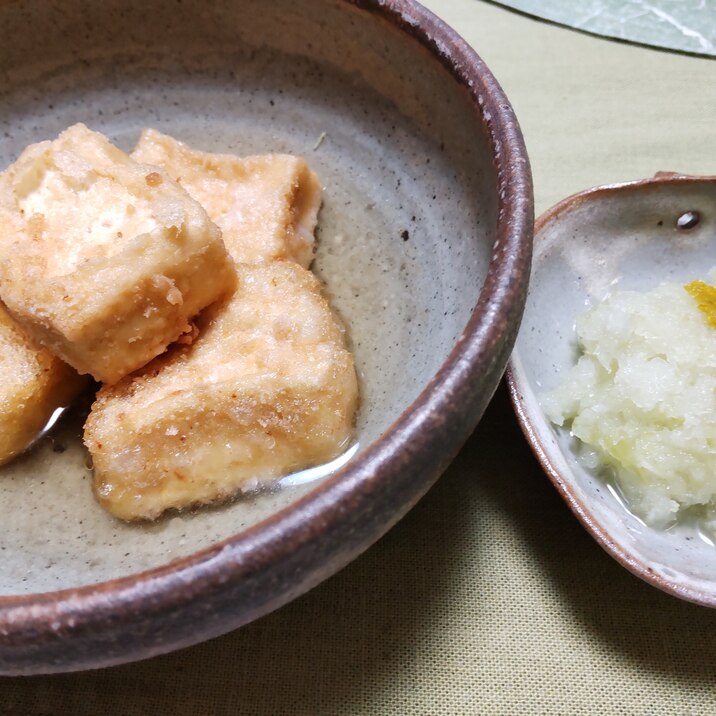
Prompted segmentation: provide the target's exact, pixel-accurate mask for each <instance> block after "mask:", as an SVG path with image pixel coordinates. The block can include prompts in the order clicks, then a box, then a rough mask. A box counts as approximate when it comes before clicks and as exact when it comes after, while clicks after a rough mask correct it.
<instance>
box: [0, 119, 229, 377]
mask: <svg viewBox="0 0 716 716" xmlns="http://www.w3.org/2000/svg"><path fill="white" fill-rule="evenodd" d="M0 226H1V227H2V229H1V230H0V297H1V298H2V300H3V301H4V303H5V304H6V306H7V308H8V310H9V311H10V313H11V314H12V315H13V317H14V318H15V319H16V320H17V321H18V322H19V323H20V324H21V325H22V326H23V328H24V329H25V330H26V331H27V333H28V334H29V335H30V336H31V337H32V338H33V339H35V340H36V341H38V342H39V343H41V344H42V345H44V346H46V347H47V348H49V349H50V351H52V352H53V353H54V354H55V355H57V356H59V357H61V358H62V359H63V360H65V361H66V362H67V363H69V364H70V365H72V366H73V367H74V368H76V369H77V370H78V371H79V372H80V373H90V374H92V375H93V376H94V377H95V378H96V379H97V380H101V381H104V382H107V383H113V382H115V381H117V380H119V379H120V378H122V377H123V376H125V375H126V374H128V373H130V372H131V371H133V370H136V369H137V368H140V367H141V366H143V365H145V364H146V363H148V362H149V361H150V360H151V359H152V358H154V357H155V356H157V355H158V354H160V353H162V352H163V351H164V350H165V349H166V347H167V346H168V345H169V344H170V343H172V342H173V341H175V340H176V339H177V338H179V337H180V336H181V335H182V334H183V333H185V332H186V331H188V330H189V328H190V321H191V319H192V318H193V317H194V316H195V315H196V314H197V313H198V312H199V311H200V310H202V309H203V308H205V307H206V306H208V305H209V304H211V303H213V302H214V301H216V300H217V299H219V298H221V297H223V296H225V295H228V294H230V293H231V291H232V290H233V289H234V287H235V282H236V277H235V270H234V267H233V262H232V260H231V258H230V257H229V255H228V253H227V251H226V248H225V246H224V244H223V242H222V240H221V232H220V230H219V228H218V227H217V226H216V225H215V224H214V223H213V222H212V221H211V220H210V219H209V217H208V216H207V214H206V212H205V211H204V209H203V208H202V207H201V206H200V205H199V204H198V203H197V202H196V201H195V200H194V199H192V198H191V197H190V196H189V194H188V193H187V192H186V191H185V190H184V189H182V188H181V186H179V185H178V184H177V183H176V182H174V181H173V180H172V179H171V178H170V177H169V176H168V175H167V174H166V173H165V172H164V171H163V170H161V169H160V168H157V167H151V166H145V165H141V164H139V163H137V162H135V161H134V160H132V159H131V158H130V157H129V156H128V155H126V154H125V153H124V152H122V151H120V150H119V149H117V148H116V147H115V146H113V145H112V144H111V143H110V142H109V141H108V140H107V139H106V138H105V137H104V136H103V135H101V134H99V133H97V132H93V131H90V130H89V129H88V128H87V127H85V126H84V125H82V124H77V125H74V126H73V127H70V128H69V129H67V130H66V131H64V132H63V133H62V134H61V135H60V136H59V137H58V138H57V139H56V140H54V141H51V142H50V141H46V142H40V143H39V144H34V145H31V146H30V147H28V148H27V149H26V150H25V151H24V152H23V153H22V155H21V156H20V158H19V159H18V160H17V161H16V162H15V163H14V164H13V165H12V166H11V167H10V168H9V169H7V170H6V171H5V172H4V173H3V174H1V175H0Z"/></svg>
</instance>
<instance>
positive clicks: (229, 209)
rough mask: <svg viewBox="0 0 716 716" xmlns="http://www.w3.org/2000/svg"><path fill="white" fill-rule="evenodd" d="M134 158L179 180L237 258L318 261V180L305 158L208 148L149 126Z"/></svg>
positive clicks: (303, 262)
mask: <svg viewBox="0 0 716 716" xmlns="http://www.w3.org/2000/svg"><path fill="white" fill-rule="evenodd" d="M132 158H133V159H135V161H138V162H140V163H143V164H153V165H156V166H159V167H162V169H164V171H166V172H167V174H169V176H171V177H172V178H173V179H174V180H175V181H177V182H179V181H181V186H182V187H184V189H186V190H187V192H189V194H190V195H191V196H192V197H193V198H194V199H196V200H197V201H198V202H199V203H200V204H201V205H202V206H203V207H204V208H205V209H206V212H207V214H208V215H209V218H210V219H211V220H212V221H213V222H215V223H216V224H217V225H218V226H219V228H220V229H221V231H222V234H223V237H224V242H225V243H226V247H227V249H228V250H229V253H230V254H231V255H232V256H233V258H234V260H235V261H236V262H237V263H257V262H262V261H271V260H275V259H288V260H291V261H296V262H297V263H299V264H301V266H304V267H305V268H308V266H309V265H310V263H311V261H312V260H313V249H314V238H313V231H314V229H315V226H316V218H317V215H318V210H319V208H320V205H321V185H320V183H319V181H318V178H317V177H316V175H315V174H314V173H313V172H312V171H311V170H310V168H309V167H308V164H307V163H306V161H305V160H304V159H302V158H301V157H295V156H291V155H287V154H266V155H258V156H251V157H236V156H233V155H230V154H210V153H208V152H200V151H196V150H194V149H191V148H190V147H188V146H187V145H186V144H183V143H182V142H179V141H177V140H176V139H173V138H172V137H169V136H167V135H165V134H161V133H160V132H157V131H156V130H154V129H145V130H144V131H143V132H142V135H141V137H140V139H139V142H138V143H137V146H136V148H135V150H134V152H133V153H132Z"/></svg>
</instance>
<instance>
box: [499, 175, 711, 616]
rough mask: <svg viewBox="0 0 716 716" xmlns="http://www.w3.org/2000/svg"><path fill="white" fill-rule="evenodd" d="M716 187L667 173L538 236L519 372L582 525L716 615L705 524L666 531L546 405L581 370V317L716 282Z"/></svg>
mask: <svg viewBox="0 0 716 716" xmlns="http://www.w3.org/2000/svg"><path fill="white" fill-rule="evenodd" d="M715 207H716V178H714V177H688V176H681V175H678V174H672V173H660V174H658V175H657V176H656V177H654V178H653V179H647V180H644V181H637V182H630V183H627V184H620V185H614V186H605V187H598V188H596V189H591V190H589V191H586V192H582V193H580V194H576V195H575V196H572V197H570V198H568V199H566V200H564V201H562V202H561V203H559V204H557V205H556V206H555V207H553V208H552V209H550V210H549V211H547V212H546V213H545V214H543V215H542V216H541V217H540V218H539V219H538V220H537V224H536V228H535V256H534V262H533V272H532V282H531V286H530V295H529V298H528V300H527V306H526V308H525V314H524V320H523V323H522V327H521V328H520V332H519V336H518V339H517V342H516V345H515V351H514V354H513V357H512V359H511V361H510V367H509V369H508V381H509V386H510V392H511V395H512V400H513V403H514V406H515V410H516V412H517V416H518V419H519V421H520V423H521V425H522V429H523V431H524V433H525V435H526V437H527V439H528V441H529V443H530V445H531V446H532V449H533V450H534V452H535V454H536V456H537V458H538V459H539V461H540V463H541V465H542V467H543V468H544V470H545V472H546V473H547V475H548V476H549V478H550V479H551V480H552V482H553V483H554V485H555V487H556V488H557V490H558V491H559V493H560V495H561V496H562V497H563V498H564V499H565V501H566V502H567V504H568V505H569V506H570V507H571V508H572V510H573V512H574V513H575V515H576V516H577V517H578V518H579V519H580V521H581V522H582V524H583V525H584V526H585V527H586V528H587V530H588V531H589V532H590V533H591V534H592V536H593V537H594V538H595V539H596V540H597V542H598V543H599V544H600V545H601V546H602V547H603V548H604V549H605V550H606V551H607V552H608V553H609V554H611V555H612V556H613V557H614V558H615V559H616V560H617V561H618V562H619V563H620V564H622V565H623V566H624V567H626V568H627V569H629V570H630V571H631V572H633V573H634V574H636V575H637V576H639V577H641V578H642V579H644V580H646V581H647V582H649V583H650V584H653V585H654V586H656V587H658V588H660V589H663V590H664V591H666V592H669V593H671V594H674V595H675V596H677V597H681V598H683V599H687V600H689V601H693V602H697V603H699V604H705V605H707V606H711V607H713V606H716V548H715V546H714V542H713V537H710V536H708V535H707V534H705V533H704V532H703V531H702V530H701V529H700V528H699V525H698V524H697V523H689V524H687V523H685V522H684V523H682V524H678V525H676V526H674V527H671V528H670V529H666V530H664V529H655V528H652V527H649V526H647V525H645V524H644V523H643V522H642V521H641V520H640V519H639V518H638V517H637V516H636V515H634V514H632V512H630V511H629V510H628V508H627V506H626V504H625V503H624V502H623V501H622V499H621V497H620V495H619V492H618V490H615V489H614V487H613V486H610V485H609V483H608V482H606V481H605V480H604V479H603V478H602V477H600V475H599V474H598V473H595V472H592V471H590V470H587V469H585V468H584V466H583V464H582V463H580V461H578V459H577V458H576V456H575V448H576V444H575V441H574V439H572V438H571V437H570V435H569V432H568V431H567V430H564V429H557V428H555V427H554V426H552V425H551V424H550V423H549V421H548V420H547V418H546V416H545V415H544V412H543V411H542V408H541V406H540V397H541V396H542V395H544V394H545V393H546V392H548V391H550V390H552V389H554V388H556V387H557V385H558V384H559V382H560V379H561V378H560V375H563V372H564V371H565V370H566V369H567V368H568V367H569V366H571V365H573V363H574V362H575V360H576V356H577V347H576V339H575V333H574V323H575V319H576V317H577V316H578V315H579V314H580V313H582V312H584V311H585V310H586V308H587V306H589V305H593V304H594V303H595V302H596V301H599V300H601V299H602V298H604V296H605V295H606V294H607V293H608V292H609V291H611V290H613V289H615V288H616V289H627V290H638V291H645V290H649V289H651V288H655V287H656V286H658V285H659V284H660V283H664V282H677V283H687V282H689V281H691V280H693V279H696V278H701V279H706V280H708V276H709V271H710V269H711V268H712V267H714V266H716V259H715V258H714V257H715V256H716V212H715V211H714V209H715Z"/></svg>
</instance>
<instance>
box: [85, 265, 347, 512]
mask: <svg viewBox="0 0 716 716" xmlns="http://www.w3.org/2000/svg"><path fill="white" fill-rule="evenodd" d="M238 270H239V288H238V290H237V292H236V294H235V295H234V296H233V297H232V298H230V299H229V300H228V302H227V303H224V304H216V305H215V306H212V307H211V308H209V309H208V310H207V311H205V312H204V313H203V314H202V315H201V316H200V318H199V323H200V326H199V327H200V332H199V337H198V338H197V340H196V341H195V342H194V343H193V344H192V345H190V346H184V347H174V348H172V349H171V350H170V351H169V352H167V353H166V354H165V355H163V356H160V357H159V358H157V359H156V360H155V361H154V362H152V363H151V364H149V365H148V366H146V367H145V368H144V369H143V370H142V371H141V372H140V373H138V374H135V375H133V376H128V377H127V378H126V379H124V380H123V381H121V382H120V383H118V384H117V385H115V386H111V387H105V388H103V389H102V390H101V391H100V392H99V394H98V398H97V400H96V402H95V404H94V405H93V407H92V411H91V413H90V416H89V418H88V420H87V424H86V426H85V436H84V440H85V444H86V446H87V448H88V449H89V451H90V453H91V455H92V459H93V462H94V470H95V473H94V489H95V494H96V496H97V499H98V500H99V502H100V504H101V505H102V506H103V507H105V508H106V509H107V510H109V511H110V512H111V513H112V514H114V515H115V516H116V517H119V518H121V519H123V520H139V519H154V518H156V517H158V516H159V515H161V514H162V513H163V512H164V511H165V510H168V509H170V508H185V507H189V506H191V505H199V504H205V503H211V502H216V501H221V500H226V499H227V498H230V497H232V496H234V495H236V494H237V493H239V492H241V491H242V490H246V489H251V488H253V487H255V486H257V485H259V484H262V483H266V482H271V481H274V480H275V479H276V478H278V477H280V476H283V475H286V474H288V473H291V472H294V471H296V470H300V469H302V468H306V467H310V466H314V465H318V464H323V463H325V462H327V461H329V460H331V459H333V458H335V457H336V456H337V455H339V454H340V453H341V452H342V451H343V450H345V449H346V447H347V446H348V444H349V443H350V441H351V439H352V434H353V416H354V412H355V410H356V405H357V399H358V387H357V380H356V373H355V369H354V365H353V358H352V356H351V354H350V352H349V351H348V350H347V349H346V346H345V338H344V332H343V329H342V327H341V326H340V324H339V322H338V321H337V319H336V317H335V316H334V314H333V312H332V311H331V308H330V306H329V305H328V303H327V302H326V300H325V298H324V297H323V296H322V294H321V286H320V283H319V281H318V280H317V279H316V278H315V276H313V274H312V273H310V272H309V271H307V270H305V269H303V268H301V267H300V266H298V265H297V264H295V263H292V262H287V261H277V262H271V263H268V264H263V265H253V266H251V265H239V267H238Z"/></svg>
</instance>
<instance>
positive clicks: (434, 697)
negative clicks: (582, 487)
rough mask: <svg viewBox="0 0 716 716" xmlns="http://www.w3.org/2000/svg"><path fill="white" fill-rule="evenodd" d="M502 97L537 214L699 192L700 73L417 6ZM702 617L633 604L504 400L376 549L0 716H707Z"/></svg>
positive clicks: (683, 606)
mask: <svg viewBox="0 0 716 716" xmlns="http://www.w3.org/2000/svg"><path fill="white" fill-rule="evenodd" d="M427 4H428V6H429V7H430V8H431V9H432V10H433V11H435V12H436V13H437V14H438V15H440V16H441V17H442V18H444V19H445V20H446V21H447V22H448V23H449V24H451V25H452V26H453V27H455V28H456V29H457V30H458V31H459V32H460V33H461V34H462V35H463V36H464V37H465V38H466V39H467V40H468V41H469V42H470V43H471V44H472V45H473V46H474V47H475V48H476V50H477V51H478V53H479V54H480V55H481V56H482V57H483V59H485V60H486V62H487V63H488V65H489V66H490V68H491V69H492V70H493V72H494V73H495V75H496V76H497V77H498V79H499V81H500V82H501V83H502V85H503V87H504V89H505V90H506V92H507V94H508V96H509V97H510V99H511V101H512V102H513V105H514V107H515V111H516V113H517V116H518V117H519V119H520V121H521V124H522V128H523V131H524V134H525V139H526V142H527V146H528V149H529V153H530V157H531V160H532V164H533V170H534V180H535V191H536V208H537V211H538V212H541V211H543V210H544V209H546V208H547V207H549V206H550V205H551V204H553V203H555V202H556V201H558V200H559V199H561V198H563V197H565V196H567V195H569V194H571V193H573V192H575V191H578V190H581V189H584V188H587V187H589V186H593V185H596V184H602V183H605V182H613V181H621V180H628V179H636V178H641V177H646V176H650V175H652V174H654V173H655V172H656V171H658V170H679V171H682V172H687V173H694V174H699V173H700V174H708V173H711V174H716V132H715V131H714V118H715V117H716V63H714V61H713V60H708V59H703V58H696V57H689V56H684V55H678V54H672V53H668V52H664V51H659V50H652V49H647V48H645V47H637V46H631V45H627V44H623V43H618V42H613V41H609V40H605V39H600V38H596V37H591V36H588V35H584V34H580V33H576V32H574V31H571V30H568V29H565V28H560V27H556V26H553V25H550V24H547V23H542V22H539V21H536V20H534V19H531V18H528V17H525V16H522V15H519V14H516V13H512V12H509V11H507V10H505V9H502V8H499V7H496V6H493V5H489V4H485V3H483V2H480V1H479V0H429V2H428V3H427ZM715 654H716V612H713V611H711V610H708V609H705V608H702V607H697V606H694V605H692V604H687V603H683V602H680V601H678V600H677V599H675V598H673V597H670V596H667V595H666V594H662V593H661V592H659V591H657V590H656V589H654V588H653V587H650V586H648V585H646V584H644V583H642V582H641V581H640V580H638V579H637V578H635V577H633V576H632V575H631V574H629V573H627V572H626V571H625V570H624V569H622V568H621V567H620V566H619V565H618V564H617V563H616V562H614V561H613V560H612V559H611V558H610V557H608V556H607V555H606V554H605V553H604V552H602V550H601V549H600V548H599V547H598V546H597V544H596V543H595V542H594V541H593V540H592V539H591V538H590V537H589V536H588V535H587V534H586V532H585V531H584V530H583V529H582V528H581V527H580V526H579V524H578V523H577V521H576V519H575V518H574V517H573V516H572V514H571V513H570V512H569V510H568V509H567V507H566V506H565V505H564V504H563V502H562V501H561V500H560V498H559V497H558V496H557V494H556V492H555V491H554V489H553V488H552V487H551V485H550V483H549V482H548V480H547V478H546V477H545V476H544V475H543V473H542V472H541V470H540V468H539V467H538V465H537V463H536V461H535V460H534V458H533V457H532V454H531V452H530V450H529V448H528V447H527V445H526V443H525V442H524V440H523V438H522V435H521V433H520V430H519V428H518V426H517V423H516V421H515V418H514V416H513V414H512V411H511V408H510V405H509V401H508V399H507V394H506V391H505V389H504V387H502V388H501V389H500V390H499V392H498V394H497V395H496V397H495V399H494V401H493V402H492V404H491V406H490V407H489V409H488V411H487V413H486V415H485V417H484V419H483V420H482V422H481V424H480V426H479V427H478V429H477V430H476V432H475V433H474V435H473V436H472V438H471V439H470V440H469V442H468V444H467V445H466V446H465V448H464V449H463V450H462V452H461V453H460V455H459V457H458V458H457V460H456V461H455V463H454V464H453V465H452V466H451V467H450V469H449V470H448V471H447V473H446V474H445V475H444V476H443V477H442V478H441V480H440V481H439V482H438V484H437V485H436V487H435V488H434V489H433V490H432V491H431V492H430V493H429V494H428V495H427V496H426V497H425V498H424V499H423V500H422V502H421V503H420V504H419V505H418V506H417V507H416V508H415V509H414V510H413V511H412V512H411V513H410V514H409V515H408V516H407V517H406V518H405V519H404V520H403V521H402V522H401V523H400V524H398V526H397V527H395V528H394V529H393V530H392V531H391V532H390V533H389V534H388V535H387V536H386V537H385V538H384V539H382V540H381V541H380V542H379V543H378V544H377V545H375V546H374V547H373V548H372V549H370V550H369V551H368V552H367V553H366V554H364V555H363V556H362V557H361V558H359V559H358V560H357V561H355V562H354V563H353V564H352V565H350V566H349V567H348V568H346V569H345V570H343V571H342V572H340V573H339V574H338V575H336V576H335V577H333V578H332V579H330V580H328V581H327V582H325V583H324V584H322V585H321V586H319V587H318V588H316V589H314V590H313V591H312V592H310V593H309V594H307V595H305V596H303V597H302V598H300V599H298V600H296V601H295V602H293V603H291V604H289V605H288V606H286V607H284V608H283V609H281V610H279V611H277V612H275V613H273V614H271V615H269V616H267V617H265V618H263V619H261V620H259V621H258V622H255V623H253V624H251V625H249V626H247V627H245V628H243V629H240V630H238V631H236V632H234V633H232V634H229V635H227V636H225V637H222V638H220V639H216V640H214V641H212V642H209V643H205V644H202V645H200V646H197V647H194V648H191V649H187V650H184V651H181V652H178V653H174V654H170V655H167V656H164V657H159V658H156V659H153V660H150V661H146V662H142V663H137V664H131V665H127V666H121V667H115V668H112V669H106V670H102V671H95V672H87V673H81V674H69V675H58V676H46V677H30V678H16V679H11V678H0V713H5V714H12V715H15V714H18V715H19V714H32V715H39V714H43V715H47V716H54V715H59V714H72V715H73V716H83V715H85V714H87V715H90V714H92V715H94V714H100V713H102V714H115V713H116V714H120V713H121V714H123V716H138V715H140V714H178V715H180V716H183V715H185V714H186V715H187V716H188V715H190V714H191V715H192V716H194V715H197V714H217V715H224V714H246V715H247V716H248V715H251V714H257V715H262V716H263V715H271V716H281V715H283V714H287V715H292V716H293V715H302V714H305V715H307V716H319V715H323V714H326V715H328V714H331V715H333V714H335V715H339V714H351V715H352V716H358V715H361V714H401V715H402V714H404V715H406V716H408V715H411V714H511V715H514V716H518V715H519V714H555V715H558V714H559V715H561V714H597V713H599V714H656V713H658V714H679V715H682V714H713V713H716V674H715V672H714V668H713V667H714V656H715Z"/></svg>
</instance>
